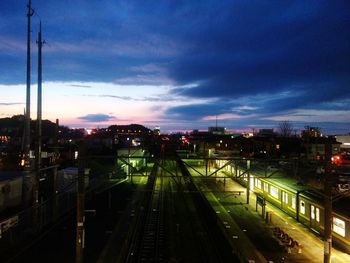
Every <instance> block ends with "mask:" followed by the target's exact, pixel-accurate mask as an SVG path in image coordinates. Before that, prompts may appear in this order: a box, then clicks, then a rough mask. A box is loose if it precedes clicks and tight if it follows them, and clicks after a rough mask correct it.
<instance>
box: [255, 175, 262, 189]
mask: <svg viewBox="0 0 350 263" xmlns="http://www.w3.org/2000/svg"><path fill="white" fill-rule="evenodd" d="M255 186H256V187H257V188H259V189H261V181H260V180H259V179H258V178H255Z"/></svg>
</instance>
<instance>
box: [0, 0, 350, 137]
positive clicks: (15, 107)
mask: <svg viewBox="0 0 350 263" xmlns="http://www.w3.org/2000/svg"><path fill="white" fill-rule="evenodd" d="M26 2H27V1H26V0H16V1H13V0H1V1H0V14H1V15H0V32H1V33H0V89H1V94H2V95H1V97H0V114H1V116H0V117H7V116H12V115H14V114H22V113H23V110H24V107H25V103H24V102H25V83H26V12H27V10H26V4H27V3H26ZM32 5H33V8H34V9H35V15H34V16H33V17H32V35H31V36H32V55H33V56H32V67H33V70H32V83H33V85H32V104H33V106H32V118H36V116H35V112H36V107H35V104H36V80H37V76H36V74H37V70H36V67H37V61H36V60H37V51H36V49H37V45H36V39H37V32H38V25H39V20H40V19H41V20H42V23H43V36H44V39H45V41H46V44H45V46H44V48H43V63H44V64H43V80H44V83H43V90H44V91H43V101H44V104H43V117H44V118H47V119H50V120H52V121H54V120H55V119H56V118H59V119H60V121H61V124H64V125H68V126H70V127H105V126H107V125H111V124H128V123H140V124H143V125H145V126H147V127H150V128H153V127H154V126H160V127H161V130H168V131H174V130H191V129H206V128H207V127H208V126H214V125H215V119H216V116H217V119H218V125H219V126H225V127H226V128H227V129H230V130H250V129H253V128H277V127H278V123H279V122H281V121H284V120H288V121H290V122H291V123H292V124H293V126H294V127H295V129H301V128H303V126H305V125H311V126H313V125H314V126H319V127H321V129H322V131H323V132H324V133H328V134H330V133H338V134H340V133H341V134H344V133H348V132H350V86H349V84H350V74H349V73H350V1H347V0H344V1H340V0H332V1H331V0H329V1H322V0H317V1H316V0H315V1H312V0H307V1H305V0H300V1H298V0H295V1H280V0H278V1H277V0H276V1H273V0H269V1H267V0H266V1H264V0H259V1H253V0H251V1H248V0H241V1H238V0H232V1H225V0H220V1H218V0H215V1H214V0H213V1H209V0H201V1H198V0H196V1H191V0H184V1H181V0H176V1H174V0H167V1H165V0H164V1H156V0H153V1H148V0H143V1H141V0H140V1H132V0H129V1H118V0H114V1H112V0H103V1H102V0H99V1H98V0H74V1H73V0H61V1H57V0H56V1H53V0H45V1H44V0H32Z"/></svg>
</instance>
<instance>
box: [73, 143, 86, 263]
mask: <svg viewBox="0 0 350 263" xmlns="http://www.w3.org/2000/svg"><path fill="white" fill-rule="evenodd" d="M78 160H79V161H78V189H77V191H78V194H77V228H76V247H75V248H76V250H75V251H76V255H75V257H76V258H75V262H76V263H82V262H83V255H84V247H85V227H84V224H85V145H84V142H81V144H80V145H79V159H78Z"/></svg>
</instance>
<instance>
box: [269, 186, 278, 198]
mask: <svg viewBox="0 0 350 263" xmlns="http://www.w3.org/2000/svg"><path fill="white" fill-rule="evenodd" d="M270 194H271V195H272V196H273V197H275V198H278V188H276V187H274V186H272V185H270Z"/></svg>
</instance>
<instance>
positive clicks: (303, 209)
mask: <svg viewBox="0 0 350 263" xmlns="http://www.w3.org/2000/svg"><path fill="white" fill-rule="evenodd" d="M300 213H302V214H303V215H305V202H304V201H303V200H300Z"/></svg>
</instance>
